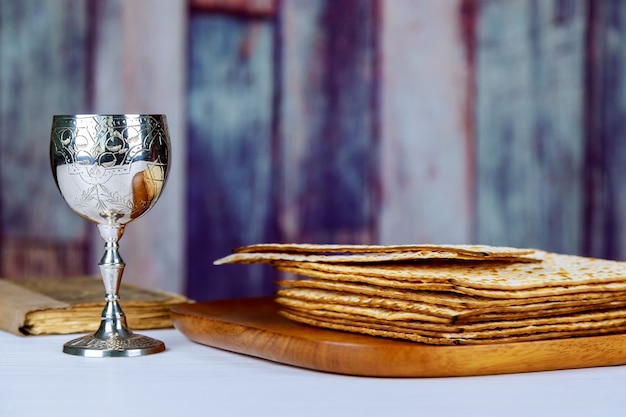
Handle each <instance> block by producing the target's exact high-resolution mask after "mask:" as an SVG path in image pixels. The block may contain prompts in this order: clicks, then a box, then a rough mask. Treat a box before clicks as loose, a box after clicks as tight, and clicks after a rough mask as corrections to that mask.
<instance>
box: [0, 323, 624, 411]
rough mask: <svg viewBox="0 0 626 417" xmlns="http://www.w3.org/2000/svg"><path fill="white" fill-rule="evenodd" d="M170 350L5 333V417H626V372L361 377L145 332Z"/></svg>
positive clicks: (0, 338)
mask: <svg viewBox="0 0 626 417" xmlns="http://www.w3.org/2000/svg"><path fill="white" fill-rule="evenodd" d="M142 333H143V334H146V335H150V336H153V337H156V338H159V339H161V340H163V341H164V342H165V343H166V346H167V349H168V350H167V351H166V352H163V353H159V354H156V355H149V356H144V357H137V358H97V359H94V358H83V357H77V356H71V355H67V354H64V353H62V352H61V347H62V344H63V343H64V342H65V341H67V340H69V339H71V338H74V336H73V335H70V336H35V337H33V336H31V337H19V336H14V335H12V334H9V333H4V332H1V331H0V416H1V417H5V416H7V417H10V416H52V417H53V416H68V415H85V416H104V415H107V416H116V415H120V416H121V415H125V416H129V415H140V416H184V415H190V416H191V415H193V416H196V415H198V416H215V417H218V416H266V415H267V416H295V417H300V416H338V415H345V416H358V417H364V416H379V417H380V416H383V417H391V416H405V415H406V416H409V415H410V416H455V417H468V416H482V417H484V416H507V417H510V416H590V417H591V416H593V417H595V416H598V417H607V416H622V417H623V416H626V366H619V367H606V368H593V369H581V370H567V371H553V372H538V373H527V374H514V375H498V376H482V377H463V378H410V379H400V378H398V379H395V378H394V379H389V378H364V377H352V376H343V375H335V374H327V373H321V372H316V371H310V370H306V369H300V368H296V367H291V366H287V365H281V364H277V363H273V362H269V361H265V360H261V359H256V358H252V357H248V356H244V355H240V354H236V353H231V352H226V351H222V350H218V349H214V348H210V347H207V346H203V345H200V344H196V343H193V342H191V341H189V340H188V339H186V338H185V336H184V335H182V334H181V333H179V332H178V331H177V330H174V329H170V330H158V331H144V332H142Z"/></svg>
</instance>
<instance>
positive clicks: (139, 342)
mask: <svg viewBox="0 0 626 417" xmlns="http://www.w3.org/2000/svg"><path fill="white" fill-rule="evenodd" d="M164 350H165V344H164V343H163V342H161V341H160V340H157V339H153V338H151V337H148V336H142V335H140V334H135V333H133V334H131V335H130V336H129V337H124V338H122V337H119V336H118V335H112V336H111V337H109V338H108V339H100V338H98V337H96V336H94V335H87V336H82V337H79V338H77V339H73V340H70V341H69V342H67V343H65V344H64V345H63V352H65V353H68V354H70V355H76V356H86V357H90V358H104V357H112V356H118V357H119V356H123V357H130V356H144V355H150V354H152V353H159V352H163V351H164Z"/></svg>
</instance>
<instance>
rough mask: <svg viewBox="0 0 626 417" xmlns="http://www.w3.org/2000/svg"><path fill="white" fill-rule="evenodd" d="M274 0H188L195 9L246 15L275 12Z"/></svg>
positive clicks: (266, 14) (262, 14)
mask: <svg viewBox="0 0 626 417" xmlns="http://www.w3.org/2000/svg"><path fill="white" fill-rule="evenodd" d="M276 2H277V1H276V0H190V1H189V6H190V7H191V8H192V9H193V10H195V11H202V12H223V13H232V14H239V15H247V16H259V17H270V16H272V15H274V14H275V13H276Z"/></svg>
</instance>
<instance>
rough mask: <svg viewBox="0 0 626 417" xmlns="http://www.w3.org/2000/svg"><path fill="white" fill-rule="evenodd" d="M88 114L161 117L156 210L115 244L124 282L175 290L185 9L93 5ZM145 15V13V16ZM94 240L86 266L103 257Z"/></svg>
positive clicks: (179, 262) (180, 284)
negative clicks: (165, 132) (165, 128)
mask: <svg viewBox="0 0 626 417" xmlns="http://www.w3.org/2000/svg"><path fill="white" fill-rule="evenodd" d="M91 4H92V13H94V14H95V16H94V17H93V18H94V19H96V20H95V21H96V23H97V24H95V25H94V27H92V30H93V31H94V33H93V35H92V36H93V47H94V50H93V51H92V52H93V56H94V62H93V65H92V67H93V71H94V74H93V80H94V85H93V109H94V110H93V111H94V112H96V113H112V112H113V113H158V114H161V113H162V114H165V115H166V116H167V120H168V125H169V132H170V136H171V142H172V153H171V167H170V171H169V175H168V181H167V184H166V187H165V189H164V192H163V194H162V195H161V197H160V198H159V201H158V203H157V204H156V205H155V207H154V208H153V209H151V210H150V212H148V213H147V214H146V215H145V216H143V217H142V218H141V219H139V220H138V221H136V222H133V223H131V224H130V225H129V226H128V227H127V228H126V231H125V233H124V237H123V239H122V240H121V242H120V251H121V253H122V256H123V258H124V260H125V262H126V264H127V267H126V269H125V271H124V280H125V281H127V282H132V283H135V284H139V285H144V286H147V287H151V288H160V289H164V290H169V291H182V290H183V289H184V285H185V284H184V281H185V277H184V274H185V265H184V255H183V250H184V249H183V248H184V245H185V221H184V214H185V207H184V204H185V201H184V200H185V198H184V196H185V192H186V187H185V176H186V173H185V170H186V166H185V159H186V158H185V154H186V139H185V122H186V121H185V115H184V107H185V93H186V91H185V76H186V74H185V72H186V67H185V65H186V62H185V56H186V55H185V54H186V41H187V38H186V17H187V7H186V4H184V2H177V1H170V0H133V1H121V0H102V1H98V2H92V3H91ZM146 11H149V12H146ZM103 244H104V243H103V241H102V239H101V238H100V236H98V234H97V233H94V234H93V242H92V246H93V255H92V256H93V258H92V264H93V265H94V266H96V265H97V263H98V261H99V259H100V257H102V253H103Z"/></svg>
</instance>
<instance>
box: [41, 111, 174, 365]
mask: <svg viewBox="0 0 626 417" xmlns="http://www.w3.org/2000/svg"><path fill="white" fill-rule="evenodd" d="M169 154H170V143H169V135H168V129H167V121H166V118H165V116H164V115H144V114H122V115H95V114H86V115H69V116H54V117H53V120H52V132H51V139H50V162H51V166H52V172H53V175H54V180H55V182H56V185H57V187H58V188H59V191H60V192H61V194H62V195H63V198H64V199H65V201H66V202H67V204H68V205H69V206H70V208H71V209H72V210H73V211H74V212H76V213H77V214H78V215H79V216H81V217H83V218H85V219H87V220H90V221H92V222H94V223H96V224H97V226H98V231H99V232H100V236H101V237H102V239H104V242H105V244H104V255H103V256H102V259H101V260H100V263H99V264H98V266H99V268H100V273H101V275H102V280H103V282H104V289H105V293H106V295H105V302H106V304H105V307H104V310H103V311H102V318H101V322H100V327H99V328H98V330H97V331H96V332H95V333H94V334H92V335H87V336H83V337H80V338H78V339H74V340H71V341H69V342H67V343H66V344H65V345H64V346H63V351H64V352H65V353H69V354H72V355H79V356H89V357H104V356H141V355H147V354H151V353H157V352H162V351H163V350H165V345H164V343H163V342H161V341H160V340H156V339H153V338H150V337H147V336H142V335H138V334H136V333H133V332H132V331H131V330H129V329H128V326H127V324H126V317H125V316H124V312H123V311H122V308H121V307H120V304H119V301H118V300H119V296H118V292H119V286H120V283H121V280H122V273H123V272H124V266H125V264H124V261H123V260H122V258H121V256H120V253H119V250H118V249H119V240H120V239H121V237H122V234H123V233H124V227H125V226H126V224H127V223H129V222H131V221H133V220H135V219H137V218H139V217H140V216H141V215H143V214H144V213H146V212H147V211H148V210H149V209H150V208H151V207H152V206H154V204H155V203H156V201H157V199H158V198H159V196H160V194H161V192H162V190H163V186H164V185H165V182H166V179H167V173H168V167H169Z"/></svg>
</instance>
